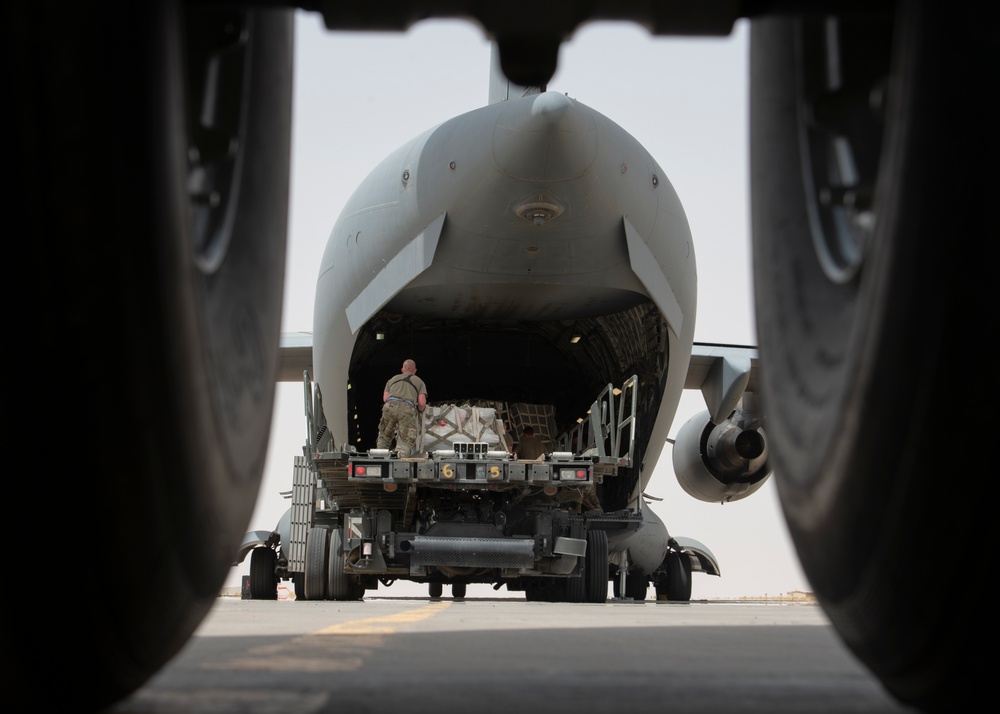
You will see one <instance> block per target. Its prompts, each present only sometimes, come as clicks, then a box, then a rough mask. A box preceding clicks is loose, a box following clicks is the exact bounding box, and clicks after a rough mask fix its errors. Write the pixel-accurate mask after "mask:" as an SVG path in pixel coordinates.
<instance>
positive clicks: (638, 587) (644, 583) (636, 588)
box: [625, 575, 649, 601]
mask: <svg viewBox="0 0 1000 714" xmlns="http://www.w3.org/2000/svg"><path fill="white" fill-rule="evenodd" d="M648 591H649V579H648V578H647V577H646V576H645V575H626V576H625V597H629V598H632V599H633V600H636V601H642V600H645V599H646V593H647V592H648Z"/></svg>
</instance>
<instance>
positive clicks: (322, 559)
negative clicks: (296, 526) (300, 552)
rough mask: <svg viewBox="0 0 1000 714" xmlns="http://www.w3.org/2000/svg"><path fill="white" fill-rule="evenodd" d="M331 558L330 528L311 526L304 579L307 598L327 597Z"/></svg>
mask: <svg viewBox="0 0 1000 714" xmlns="http://www.w3.org/2000/svg"><path fill="white" fill-rule="evenodd" d="M329 558H330V529H328V528H310V529H309V533H308V534H307V535H306V573H305V578H304V580H303V590H304V591H305V595H306V600H325V599H326V594H327V589H326V588H327V582H326V580H327V568H329V567H330V564H329Z"/></svg>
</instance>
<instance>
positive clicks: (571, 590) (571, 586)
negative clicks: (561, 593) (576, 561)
mask: <svg viewBox="0 0 1000 714" xmlns="http://www.w3.org/2000/svg"><path fill="white" fill-rule="evenodd" d="M586 597H587V580H586V575H583V574H581V575H574V576H571V577H569V578H567V579H566V602H583V601H584V600H585V599H586Z"/></svg>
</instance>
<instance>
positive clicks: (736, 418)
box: [673, 411, 771, 503]
mask: <svg viewBox="0 0 1000 714" xmlns="http://www.w3.org/2000/svg"><path fill="white" fill-rule="evenodd" d="M673 464H674V474H675V475H676V476H677V482H678V483H680V485H681V488H683V489H684V491H685V492H686V493H687V494H688V495H690V496H692V497H694V498H697V499H698V500H699V501H706V502H709V503H719V502H726V501H738V500H740V499H741V498H746V497H747V496H749V495H750V494H752V493H754V492H755V491H757V489H759V488H760V487H761V486H762V485H763V484H764V482H765V481H767V478H768V477H769V476H770V475H771V466H770V463H769V462H768V449H767V438H766V437H765V435H764V430H763V429H762V428H761V427H760V426H758V425H756V424H755V423H748V422H747V420H745V419H744V415H743V414H742V413H741V412H735V413H734V415H733V416H732V417H730V418H729V419H727V420H726V421H724V422H722V423H721V424H713V423H712V421H711V419H710V417H709V413H708V411H703V412H700V413H699V414H697V415H695V416H693V417H691V418H690V419H688V420H687V422H685V424H684V426H682V427H681V429H680V431H679V432H678V433H677V438H676V439H675V440H674V453H673Z"/></svg>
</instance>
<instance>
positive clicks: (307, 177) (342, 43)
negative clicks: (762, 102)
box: [227, 14, 809, 598]
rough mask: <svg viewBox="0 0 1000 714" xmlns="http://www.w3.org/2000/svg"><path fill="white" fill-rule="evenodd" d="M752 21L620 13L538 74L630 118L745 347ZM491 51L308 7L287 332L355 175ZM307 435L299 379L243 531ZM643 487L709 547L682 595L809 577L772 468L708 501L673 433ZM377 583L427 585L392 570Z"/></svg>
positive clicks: (705, 306)
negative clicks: (657, 19)
mask: <svg viewBox="0 0 1000 714" xmlns="http://www.w3.org/2000/svg"><path fill="white" fill-rule="evenodd" d="M746 30H747V27H746V26H745V25H744V24H742V23H741V24H738V25H737V27H736V29H735V31H734V33H733V35H731V36H730V37H727V38H721V39H704V38H698V39H693V38H692V39H679V38H671V37H662V38H654V37H651V36H650V35H649V33H648V32H646V30H644V29H642V28H640V27H638V26H636V25H632V24H628V23H600V24H593V25H588V26H585V27H584V28H582V29H581V30H579V31H578V32H577V33H576V35H575V36H574V37H573V38H572V40H571V41H569V42H567V43H564V45H563V47H562V49H561V51H560V55H559V69H558V71H557V73H556V76H555V77H554V78H553V79H552V81H551V82H550V84H549V87H548V88H549V89H551V90H556V91H560V92H565V93H567V94H569V96H571V97H572V98H574V99H576V100H578V101H580V102H582V103H584V104H586V105H588V106H590V107H592V108H593V109H596V110H597V111H599V112H601V113H603V114H605V115H606V116H608V117H609V118H610V119H612V120H613V121H615V122H616V123H617V124H619V125H620V126H622V127H623V128H625V129H626V130H627V131H629V132H630V133H631V134H632V135H633V136H635V137H636V139H638V140H639V142H640V143H641V144H642V145H643V146H644V147H645V148H646V149H647V150H648V151H649V153H650V154H651V155H652V156H653V157H654V159H656V161H657V162H658V163H659V164H660V166H661V167H662V168H663V170H664V171H665V172H666V173H667V176H668V178H669V180H670V181H671V183H672V184H673V186H674V188H675V189H676V191H677V193H678V195H679V196H680V199H681V201H682V202H683V204H684V207H685V211H686V213H687V217H688V221H689V223H690V224H691V231H692V234H693V238H694V244H695V255H696V259H697V264H698V314H697V327H696V330H695V339H696V340H697V341H700V342H727V343H735V344H755V330H754V325H753V295H752V287H751V274H750V257H749V232H750V229H749V224H750V219H749V195H748V186H747V176H748V147H747V130H748V124H747V107H746V94H747V42H748V40H747V31H746ZM489 64H490V47H489V43H488V40H487V38H486V37H485V35H484V34H483V32H482V30H481V29H479V28H478V27H477V26H475V25H472V24H470V23H466V22H459V21H449V22H437V21H435V22H423V23H420V24H418V25H416V26H414V27H413V28H411V30H410V31H409V32H407V33H405V34H381V33H380V34H375V33H331V32H328V31H326V30H325V29H324V28H323V26H322V23H321V21H320V19H319V17H318V16H317V15H313V14H300V15H299V16H298V20H297V22H296V54H295V95H294V118H293V131H292V180H291V210H290V217H289V238H288V264H287V270H286V285H285V309H284V317H283V326H282V329H283V331H286V332H294V331H307V332H310V331H312V316H313V300H314V297H315V281H316V277H317V273H318V266H319V261H320V258H321V257H322V254H323V248H324V246H325V244H326V239H327V236H328V235H329V232H330V230H331V229H332V227H333V224H334V222H335V221H336V218H337V216H338V214H339V212H340V209H341V207H342V206H343V205H344V203H345V202H346V201H347V199H348V198H349V197H350V195H351V193H352V192H353V191H354V189H355V187H356V186H357V184H358V183H360V181H361V180H362V179H363V178H364V177H365V176H366V175H367V174H368V173H369V172H370V171H371V170H372V169H373V168H374V167H375V166H376V165H377V164H378V163H379V162H380V161H381V160H382V159H383V158H384V157H385V156H386V155H387V154H389V153H390V152H391V151H392V150H394V149H396V148H398V147H399V146H400V145H402V144H403V143H405V142H406V141H408V140H409V139H411V138H413V137H414V136H416V135H417V134H418V133H420V132H422V131H424V130H425V129H428V128H430V127H432V126H435V125H437V124H439V123H441V122H443V121H445V120H447V119H449V118H451V117H452V116H455V115H457V114H460V113H463V112H467V111H470V110H472V109H475V108H477V107H480V106H483V105H484V104H486V103H487V99H488V84H489ZM389 376H390V375H386V378H388V377H389ZM595 396H596V395H595ZM373 398H376V399H377V398H380V396H379V395H373ZM702 409H704V401H703V400H702V397H701V394H700V392H686V393H685V395H684V398H683V399H682V401H681V405H680V408H679V410H678V414H677V417H676V419H675V422H674V426H673V427H672V428H671V430H670V436H671V438H673V437H674V436H675V435H676V433H677V431H678V429H679V428H680V427H681V425H682V424H683V423H684V422H685V421H686V420H687V419H688V418H689V417H691V416H693V415H694V414H695V413H697V412H698V411H700V410H702ZM373 436H374V435H373ZM304 440H305V417H304V415H303V389H302V385H301V384H287V383H286V384H279V385H278V388H277V392H276V402H275V413H274V426H273V430H272V436H271V442H270V448H269V453H268V463H267V466H266V469H265V474H264V482H263V485H262V487H261V493H260V497H259V499H258V504H257V509H256V511H255V512H254V515H253V517H252V519H251V523H250V527H249V529H250V530H253V529H268V530H270V529H272V528H274V527H275V526H276V525H277V523H278V520H279V518H280V517H281V515H282V514H283V513H284V512H285V510H286V509H287V508H288V506H289V505H290V502H289V501H287V500H285V499H283V498H282V497H281V495H280V492H281V491H287V490H290V489H291V465H292V459H293V457H294V456H296V455H298V454H301V453H302V452H301V449H302V444H303V443H304ZM646 493H647V494H649V495H651V496H655V497H657V498H662V499H663V500H662V501H658V502H654V503H653V504H652V507H653V509H654V510H655V511H656V512H657V513H658V514H659V515H660V516H661V517H662V518H663V521H664V523H665V524H666V526H667V529H668V530H669V531H670V533H671V534H672V535H677V536H686V537H690V538H694V539H696V540H699V541H701V542H702V543H703V544H704V545H706V546H708V548H709V549H710V550H711V551H712V552H713V553H714V554H715V556H716V558H717V559H718V560H719V564H720V567H721V570H722V577H720V578H717V577H712V576H707V575H703V574H695V575H694V578H693V588H692V597H695V598H702V597H707V598H713V597H739V596H742V595H763V594H778V593H784V592H788V591H791V590H808V589H809V586H808V583H807V581H806V579H805V576H804V575H803V574H802V571H801V569H800V567H799V565H798V560H797V558H796V556H795V554H794V551H793V548H792V545H791V543H790V541H789V539H788V535H787V531H786V529H785V525H784V521H783V518H782V516H781V511H780V506H779V504H778V499H777V492H776V489H775V485H774V482H773V478H772V479H771V480H770V481H768V483H766V484H765V485H764V486H763V487H762V488H761V489H760V490H759V491H758V492H757V493H756V494H754V495H753V496H750V497H749V498H747V499H744V500H742V501H738V502H736V503H729V504H725V505H721V504H707V503H702V502H700V501H696V500H695V499H693V498H691V497H690V496H688V495H687V494H686V493H684V491H683V490H681V488H680V486H679V485H678V484H677V481H676V479H675V478H674V474H673V470H672V467H671V447H670V445H669V444H668V445H667V446H666V447H665V448H664V450H663V453H662V455H661V457H660V461H659V463H658V465H657V468H656V472H655V473H654V475H653V478H652V479H651V481H650V483H649V486H648V487H647V489H646ZM249 562H250V559H249V557H248V558H247V559H246V561H245V562H244V563H243V564H242V565H241V566H239V567H236V568H233V570H232V571H231V573H230V576H229V578H228V580H227V585H232V586H237V585H239V583H240V578H241V576H242V575H243V574H246V573H249ZM650 592H651V593H652V589H650ZM379 593H380V594H388V595H394V596H395V595H399V596H404V595H408V594H426V588H425V586H423V585H415V584H411V583H403V582H399V583H396V584H395V585H393V586H392V588H391V589H388V590H387V589H385V588H380V589H379ZM446 593H447V590H446ZM491 593H493V591H492V589H491V588H490V586H485V585H484V586H470V588H469V595H470V596H472V595H476V594H491ZM496 594H499V595H504V594H506V590H500V591H499V593H496ZM651 596H652V595H651Z"/></svg>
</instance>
